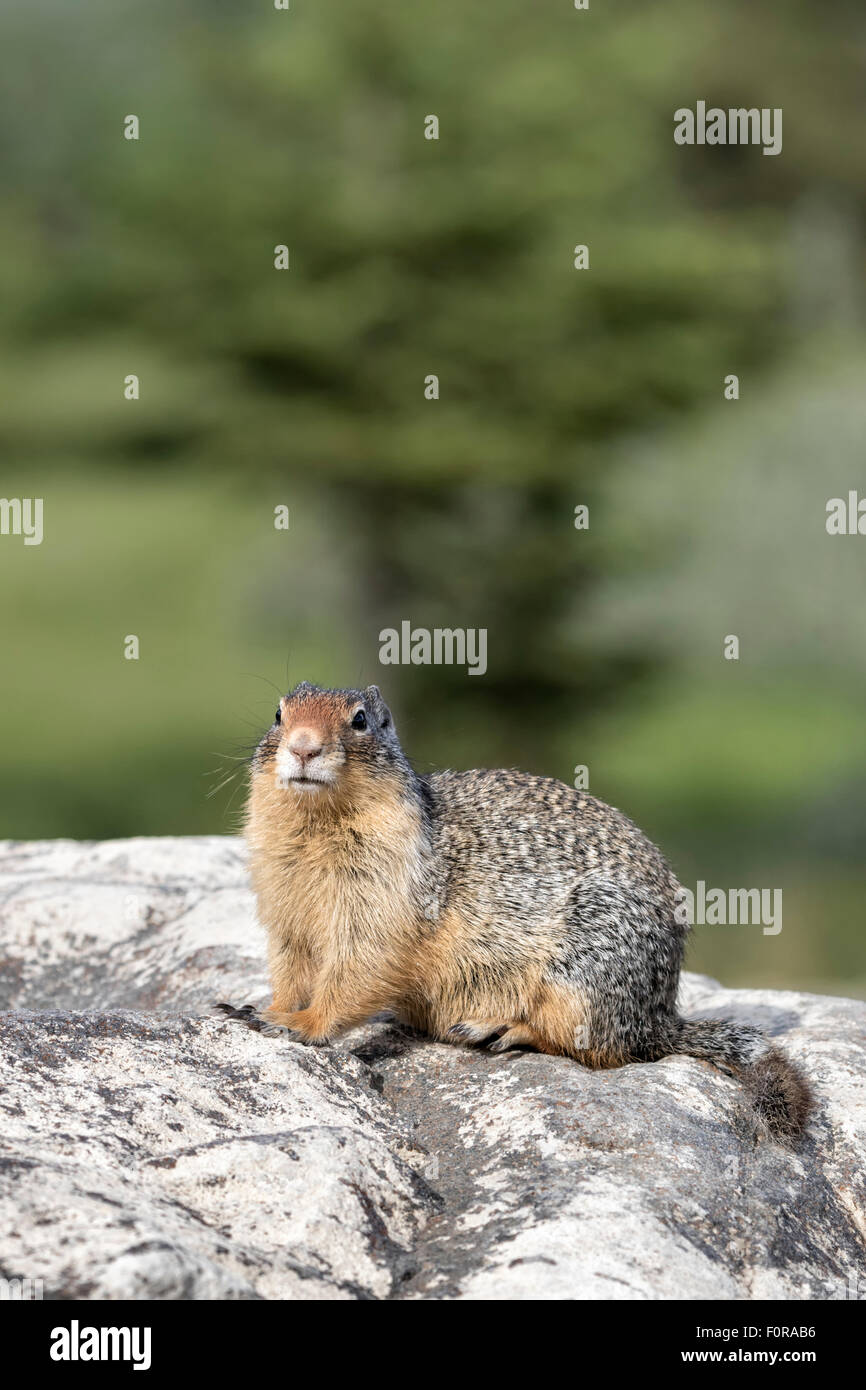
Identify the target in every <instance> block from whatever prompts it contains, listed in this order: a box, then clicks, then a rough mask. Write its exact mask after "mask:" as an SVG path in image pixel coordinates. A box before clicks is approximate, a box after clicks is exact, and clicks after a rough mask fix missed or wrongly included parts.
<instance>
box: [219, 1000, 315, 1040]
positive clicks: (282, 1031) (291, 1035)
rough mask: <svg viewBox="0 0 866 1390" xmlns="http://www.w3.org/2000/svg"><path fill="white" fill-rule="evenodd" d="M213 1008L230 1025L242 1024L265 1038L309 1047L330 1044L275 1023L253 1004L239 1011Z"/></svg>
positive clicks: (242, 1006) (224, 1006)
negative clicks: (284, 1039) (281, 1039)
mask: <svg viewBox="0 0 866 1390" xmlns="http://www.w3.org/2000/svg"><path fill="white" fill-rule="evenodd" d="M213 1007H214V1008H215V1009H218V1010H219V1011H220V1013H222V1014H225V1016H226V1018H227V1019H228V1021H229V1023H242V1024H243V1025H244V1027H245V1028H249V1029H250V1030H251V1031H252V1032H253V1033H261V1035H262V1037H263V1038H288V1039H289V1041H290V1042H297V1043H304V1044H305V1046H307V1047H326V1046H327V1044H328V1039H327V1038H305V1037H303V1036H302V1035H301V1034H300V1033H297V1032H295V1030H294V1029H293V1028H288V1027H287V1026H286V1025H285V1023H275V1022H274V1021H273V1020H272V1019H269V1018H268V1016H267V1014H263V1013H260V1012H259V1010H258V1009H256V1008H255V1007H254V1006H253V1005H252V1004H242V1005H241V1007H240V1008H239V1009H238V1008H235V1006H234V1004H214V1006H213Z"/></svg>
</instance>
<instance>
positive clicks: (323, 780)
mask: <svg viewBox="0 0 866 1390" xmlns="http://www.w3.org/2000/svg"><path fill="white" fill-rule="evenodd" d="M335 781H336V778H335V777H333V776H331V775H330V774H328V773H326V774H325V775H324V776H321V775H320V776H318V777H310V776H309V775H308V774H306V773H288V774H286V773H277V782H278V783H279V785H280V786H281V787H283V788H288V787H293V788H295V789H296V790H297V791H299V792H316V791H324V790H325V788H326V787H332V786H333V785H334V782H335Z"/></svg>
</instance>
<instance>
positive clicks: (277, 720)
mask: <svg viewBox="0 0 866 1390" xmlns="http://www.w3.org/2000/svg"><path fill="white" fill-rule="evenodd" d="M281 719H282V715H281V714H280V711H279V710H277V712H276V714H275V715H274V723H275V724H279V723H280V720H281Z"/></svg>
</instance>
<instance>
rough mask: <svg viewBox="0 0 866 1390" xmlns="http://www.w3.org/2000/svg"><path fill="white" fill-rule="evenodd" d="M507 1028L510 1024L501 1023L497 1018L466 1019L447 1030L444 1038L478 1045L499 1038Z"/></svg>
mask: <svg viewBox="0 0 866 1390" xmlns="http://www.w3.org/2000/svg"><path fill="white" fill-rule="evenodd" d="M509 1027H510V1024H508V1023H503V1022H502V1021H501V1020H500V1019H498V1018H467V1019H464V1020H463V1022H462V1023H455V1024H454V1026H453V1028H449V1029H448V1031H447V1033H446V1034H445V1037H446V1038H448V1039H449V1040H453V1041H454V1042H457V1043H476V1044H478V1045H480V1044H482V1043H486V1042H491V1041H493V1039H494V1038H498V1037H500V1036H501V1035H502V1034H503V1033H504V1032H506V1031H507V1029H508V1028H509Z"/></svg>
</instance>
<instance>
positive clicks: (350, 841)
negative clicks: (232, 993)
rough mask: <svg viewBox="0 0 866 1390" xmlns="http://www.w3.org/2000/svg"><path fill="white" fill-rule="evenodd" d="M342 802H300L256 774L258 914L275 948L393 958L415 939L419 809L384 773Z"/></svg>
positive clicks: (324, 957) (252, 823)
mask: <svg viewBox="0 0 866 1390" xmlns="http://www.w3.org/2000/svg"><path fill="white" fill-rule="evenodd" d="M356 790H357V789H353V788H352V787H348V788H347V789H346V791H345V792H344V794H343V795H341V797H340V799H339V801H337V800H336V799H335V798H332V797H328V796H325V797H322V798H321V799H320V798H319V796H318V795H317V796H316V800H315V802H313V801H312V798H310V799H309V801H308V800H307V799H302V798H301V797H299V796H296V795H295V794H294V793H292V792H289V793H287V792H286V790H285V789H281V788H279V787H277V786H275V785H274V782H273V779H272V778H271V777H270V776H269V775H268V774H267V773H263V774H260V775H257V776H254V778H253V783H252V787H251V792H250V800H249V807H248V818H247V842H248V844H249V848H250V869H251V875H252V881H253V887H254V889H255V891H256V895H257V898H258V910H259V916H260V918H261V921H262V923H263V925H264V926H265V927H266V928H267V930H268V934H269V937H270V939H271V946H272V948H273V946H274V945H276V944H277V943H278V942H285V943H286V945H290V944H291V945H293V946H295V947H296V948H297V949H300V950H302V951H303V952H304V954H307V955H309V956H310V957H311V958H312V959H313V960H314V961H315V962H317V963H324V962H325V961H328V960H330V961H336V960H339V959H340V957H341V956H345V955H347V954H349V953H351V954H352V955H355V956H357V955H358V953H359V951H360V952H361V953H366V952H367V951H369V952H371V953H376V952H378V953H381V952H384V954H385V955H386V956H391V955H392V954H393V953H394V952H395V951H396V950H397V949H398V948H400V947H401V946H405V944H406V942H407V931H408V935H409V937H410V939H411V932H412V927H413V925H414V921H415V918H416V917H417V907H416V903H417V900H418V884H419V873H420V866H421V859H422V856H421V848H420V846H421V824H420V814H419V812H418V810H417V808H416V807H415V806H413V805H412V804H410V803H407V800H406V798H405V796H404V795H402V794H401V790H400V788H399V787H397V786H396V785H392V784H391V783H390V782H388V781H387V780H383V781H382V783H381V784H379V785H377V786H376V787H375V788H374V789H372V790H365V791H364V793H363V795H353V791H356Z"/></svg>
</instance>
